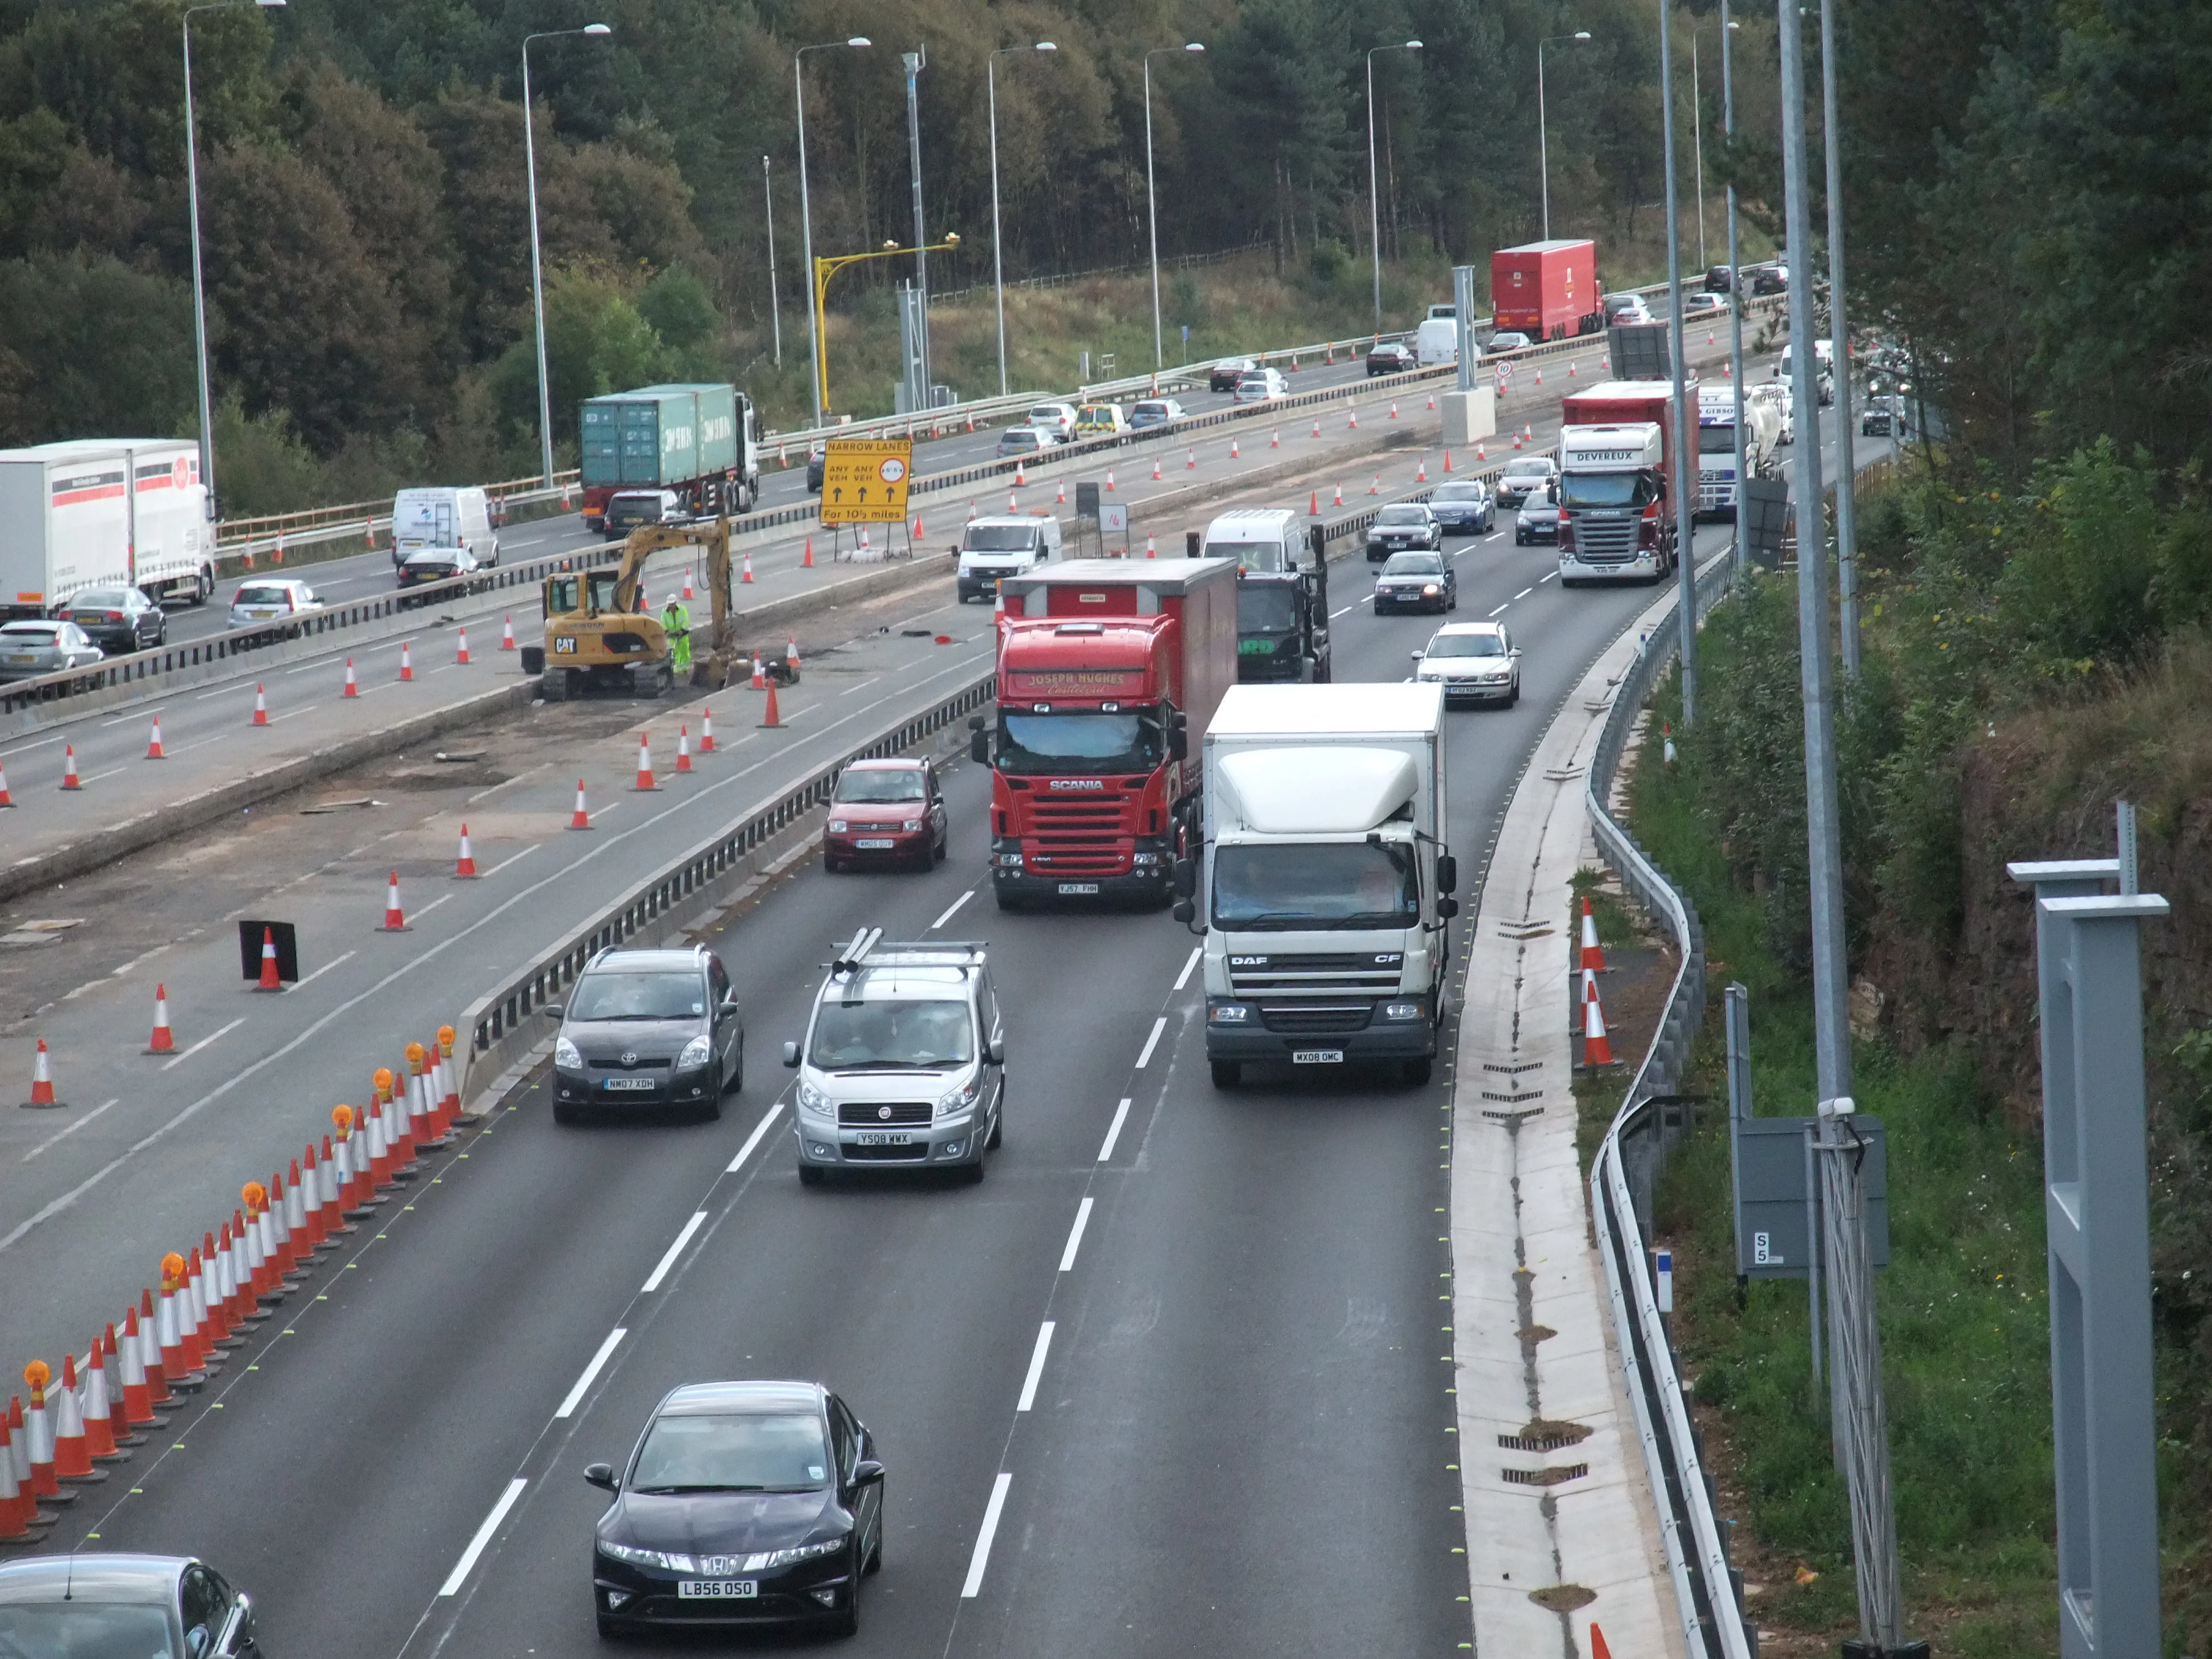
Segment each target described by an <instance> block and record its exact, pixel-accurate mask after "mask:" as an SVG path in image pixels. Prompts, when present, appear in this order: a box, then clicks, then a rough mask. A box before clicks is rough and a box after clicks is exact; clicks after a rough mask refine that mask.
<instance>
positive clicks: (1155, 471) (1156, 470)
mask: <svg viewBox="0 0 2212 1659" xmlns="http://www.w3.org/2000/svg"><path fill="white" fill-rule="evenodd" d="M1159 481H1160V458H1159V457H1158V456H1157V455H1155V456H1153V457H1152V482H1153V483H1159Z"/></svg>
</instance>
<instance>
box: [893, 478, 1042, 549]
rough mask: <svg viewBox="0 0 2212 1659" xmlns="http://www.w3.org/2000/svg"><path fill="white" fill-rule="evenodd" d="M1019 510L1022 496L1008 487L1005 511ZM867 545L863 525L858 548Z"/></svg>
mask: <svg viewBox="0 0 2212 1659" xmlns="http://www.w3.org/2000/svg"><path fill="white" fill-rule="evenodd" d="M1021 510H1022V498H1021V497H1020V496H1018V495H1015V494H1014V492H1013V491H1012V490H1011V489H1009V490H1008V491H1007V492H1006V511H1007V512H1009V513H1018V512H1020V511H1021ZM867 546H868V532H867V531H866V528H865V527H863V528H862V530H861V532H860V550H861V551H863V552H866V550H867Z"/></svg>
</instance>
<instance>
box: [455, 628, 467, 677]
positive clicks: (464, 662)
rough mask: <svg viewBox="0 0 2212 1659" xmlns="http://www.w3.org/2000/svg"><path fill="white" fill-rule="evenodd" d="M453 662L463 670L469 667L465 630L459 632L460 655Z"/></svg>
mask: <svg viewBox="0 0 2212 1659" xmlns="http://www.w3.org/2000/svg"><path fill="white" fill-rule="evenodd" d="M453 660H454V661H455V662H457V663H459V665H461V666H462V667H464V668H465V667H467V666H468V665H469V630H468V629H465V628H464V629H462V630H461V650H460V654H459V656H457V657H455V658H454V659H453Z"/></svg>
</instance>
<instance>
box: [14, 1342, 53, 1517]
mask: <svg viewBox="0 0 2212 1659" xmlns="http://www.w3.org/2000/svg"><path fill="white" fill-rule="evenodd" d="M52 1375H53V1372H52V1370H49V1369H48V1368H47V1365H46V1361H45V1360H43V1359H33V1361H32V1362H31V1363H30V1364H27V1365H26V1366H24V1367H23V1381H24V1383H26V1384H27V1385H28V1386H29V1388H30V1390H31V1409H30V1410H29V1412H27V1413H26V1414H25V1416H24V1419H23V1428H24V1431H25V1433H26V1434H27V1435H28V1436H29V1446H30V1452H31V1490H32V1491H33V1492H36V1493H37V1494H38V1495H39V1496H40V1497H41V1498H60V1497H61V1495H62V1483H61V1480H60V1479H59V1474H60V1472H59V1471H58V1470H57V1469H56V1468H54V1422H53V1419H52V1416H51V1415H50V1414H49V1413H47V1411H46V1381H47V1379H48V1378H49V1377H51V1376H52Z"/></svg>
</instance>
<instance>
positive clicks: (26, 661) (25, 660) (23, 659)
mask: <svg viewBox="0 0 2212 1659" xmlns="http://www.w3.org/2000/svg"><path fill="white" fill-rule="evenodd" d="M8 660H9V662H18V663H22V664H24V665H30V664H32V663H34V662H36V661H38V659H37V658H36V657H16V656H11V657H9V659H8Z"/></svg>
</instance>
